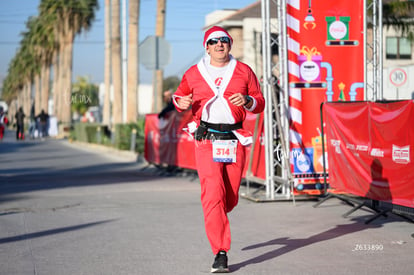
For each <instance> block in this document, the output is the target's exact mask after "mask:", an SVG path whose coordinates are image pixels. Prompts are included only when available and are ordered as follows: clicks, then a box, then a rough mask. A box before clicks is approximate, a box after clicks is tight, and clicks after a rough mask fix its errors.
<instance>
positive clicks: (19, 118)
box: [14, 107, 26, 140]
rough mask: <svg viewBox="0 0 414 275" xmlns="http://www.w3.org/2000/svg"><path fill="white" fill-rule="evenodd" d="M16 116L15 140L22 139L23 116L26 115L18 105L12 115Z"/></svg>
mask: <svg viewBox="0 0 414 275" xmlns="http://www.w3.org/2000/svg"><path fill="white" fill-rule="evenodd" d="M14 117H15V118H16V127H17V128H16V139H17V140H23V139H24V118H25V117H26V115H25V114H24V112H23V108H22V107H20V108H19V110H18V111H17V113H16V115H15V116H14Z"/></svg>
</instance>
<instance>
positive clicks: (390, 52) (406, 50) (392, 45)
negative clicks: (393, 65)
mask: <svg viewBox="0 0 414 275" xmlns="http://www.w3.org/2000/svg"><path fill="white" fill-rule="evenodd" d="M385 48H386V57H387V59H411V42H410V40H408V39H407V38H404V37H387V40H386V45H385Z"/></svg>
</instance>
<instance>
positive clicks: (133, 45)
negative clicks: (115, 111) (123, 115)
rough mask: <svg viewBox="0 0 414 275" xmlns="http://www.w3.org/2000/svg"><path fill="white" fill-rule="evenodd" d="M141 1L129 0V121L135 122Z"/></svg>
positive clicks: (136, 114)
mask: <svg viewBox="0 0 414 275" xmlns="http://www.w3.org/2000/svg"><path fill="white" fill-rule="evenodd" d="M139 6H140V5H139V0H129V27H128V55H129V57H128V106H127V121H129V122H135V121H136V120H137V116H138V100H137V97H138V94H137V92H138V90H137V86H138V38H139V35H138V32H139V28H138V22H139Z"/></svg>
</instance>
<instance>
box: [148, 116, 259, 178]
mask: <svg viewBox="0 0 414 275" xmlns="http://www.w3.org/2000/svg"><path fill="white" fill-rule="evenodd" d="M256 118H257V115H254V114H251V113H247V114H246V120H245V122H244V124H243V128H244V129H245V130H248V131H250V132H252V133H255V127H257V131H256V133H255V134H256V143H255V145H254V146H248V147H246V164H245V168H244V172H243V176H245V175H246V172H247V170H248V167H249V166H250V167H251V174H249V176H254V177H258V178H260V179H265V177H266V171H265V169H266V168H265V147H264V139H263V136H264V135H263V115H262V114H261V115H260V116H259V118H258V121H257V122H256ZM191 121H192V114H191V112H190V111H187V112H181V113H178V112H175V111H172V112H170V113H168V115H167V116H166V117H165V118H161V119H159V118H158V115H157V114H148V115H146V117H145V151H144V157H145V159H146V161H147V162H149V163H154V164H160V165H161V164H163V165H164V164H166V165H174V166H178V167H182V168H186V169H193V170H196V163H195V157H194V150H196V149H197V148H196V144H195V142H194V139H193V137H192V136H190V135H189V134H188V133H187V132H185V131H184V130H183V129H184V128H187V124H188V123H189V122H191ZM252 149H254V150H253V152H251V150H252Z"/></svg>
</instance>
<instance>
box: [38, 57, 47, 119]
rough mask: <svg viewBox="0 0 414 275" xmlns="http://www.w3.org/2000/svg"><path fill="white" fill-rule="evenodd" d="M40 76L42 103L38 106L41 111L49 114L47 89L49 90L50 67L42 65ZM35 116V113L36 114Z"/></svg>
mask: <svg viewBox="0 0 414 275" xmlns="http://www.w3.org/2000/svg"><path fill="white" fill-rule="evenodd" d="M41 72H42V75H41V79H42V80H41V81H42V96H41V97H42V101H41V104H40V107H41V110H44V111H45V112H47V113H48V112H49V89H50V84H49V81H50V66H49V65H48V64H47V63H45V64H42V71H41ZM36 114H37V113H36Z"/></svg>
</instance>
